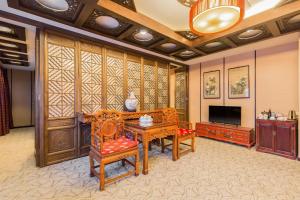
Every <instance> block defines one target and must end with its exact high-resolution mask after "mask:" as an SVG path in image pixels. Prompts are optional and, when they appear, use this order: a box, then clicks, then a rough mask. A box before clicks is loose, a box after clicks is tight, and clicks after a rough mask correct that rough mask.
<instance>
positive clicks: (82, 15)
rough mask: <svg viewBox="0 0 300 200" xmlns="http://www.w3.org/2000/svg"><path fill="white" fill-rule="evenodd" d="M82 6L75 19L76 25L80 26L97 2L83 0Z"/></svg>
mask: <svg viewBox="0 0 300 200" xmlns="http://www.w3.org/2000/svg"><path fill="white" fill-rule="evenodd" d="M83 2H84V7H83V9H82V11H81V12H80V13H79V15H78V17H77V19H76V21H75V23H74V24H75V26H76V27H82V26H83V24H84V23H85V22H86V20H87V19H88V18H89V16H90V15H91V13H92V12H93V10H94V9H95V7H96V5H97V2H96V1H95V0H84V1H83Z"/></svg>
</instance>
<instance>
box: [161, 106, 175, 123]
mask: <svg viewBox="0 0 300 200" xmlns="http://www.w3.org/2000/svg"><path fill="white" fill-rule="evenodd" d="M162 119H163V121H164V122H170V123H176V124H177V125H179V121H178V114H177V110H176V109H175V108H164V109H162Z"/></svg>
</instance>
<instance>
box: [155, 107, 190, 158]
mask: <svg viewBox="0 0 300 200" xmlns="http://www.w3.org/2000/svg"><path fill="white" fill-rule="evenodd" d="M162 113H163V121H168V122H175V123H176V124H178V132H177V158H178V159H179V158H180V155H182V154H185V153H187V152H189V151H192V152H195V131H194V130H193V129H192V123H190V122H185V121H179V120H178V114H177V111H176V109H175V108H165V109H163V110H162ZM166 139H169V138H166ZM189 139H190V140H191V145H189V144H186V143H184V141H186V140H189ZM180 144H182V145H186V146H190V147H191V148H190V149H187V150H184V151H181V152H180V151H179V150H180V148H179V147H180ZM169 145H172V144H168V145H165V143H164V138H162V139H161V147H162V149H161V151H162V153H164V151H165V148H166V147H167V146H169Z"/></svg>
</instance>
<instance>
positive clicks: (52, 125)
mask: <svg viewBox="0 0 300 200" xmlns="http://www.w3.org/2000/svg"><path fill="white" fill-rule="evenodd" d="M44 44H45V65H46V67H45V80H44V82H43V83H45V100H44V104H45V109H46V110H45V121H44V122H45V135H44V139H45V141H44V144H45V147H44V151H45V165H49V164H54V163H57V162H61V161H64V160H68V159H72V158H76V157H80V156H85V155H87V154H88V152H89V145H90V126H89V125H86V124H83V123H79V122H78V121H77V118H76V113H77V112H84V113H87V114H91V113H93V112H96V111H98V110H100V109H114V110H118V111H123V110H124V102H125V99H126V98H127V96H128V93H129V92H130V91H134V93H135V95H136V97H137V98H138V100H139V106H138V110H154V109H157V108H164V107H168V106H169V65H168V64H167V63H160V62H157V61H153V60H150V59H144V58H142V57H139V56H135V55H131V54H127V53H124V52H119V51H115V50H111V49H108V48H106V47H103V46H101V45H97V44H92V43H89V42H87V41H80V40H78V39H76V38H71V37H66V36H63V35H59V34H58V33H53V32H46V34H45V43H44Z"/></svg>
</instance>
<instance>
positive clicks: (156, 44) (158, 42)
mask: <svg viewBox="0 0 300 200" xmlns="http://www.w3.org/2000/svg"><path fill="white" fill-rule="evenodd" d="M168 41H169V38H164V39H162V40H159V41H157V42H155V43H153V44H151V45H150V46H148V47H147V48H149V49H151V48H153V47H156V46H158V45H160V44H163V43H166V42H168Z"/></svg>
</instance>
